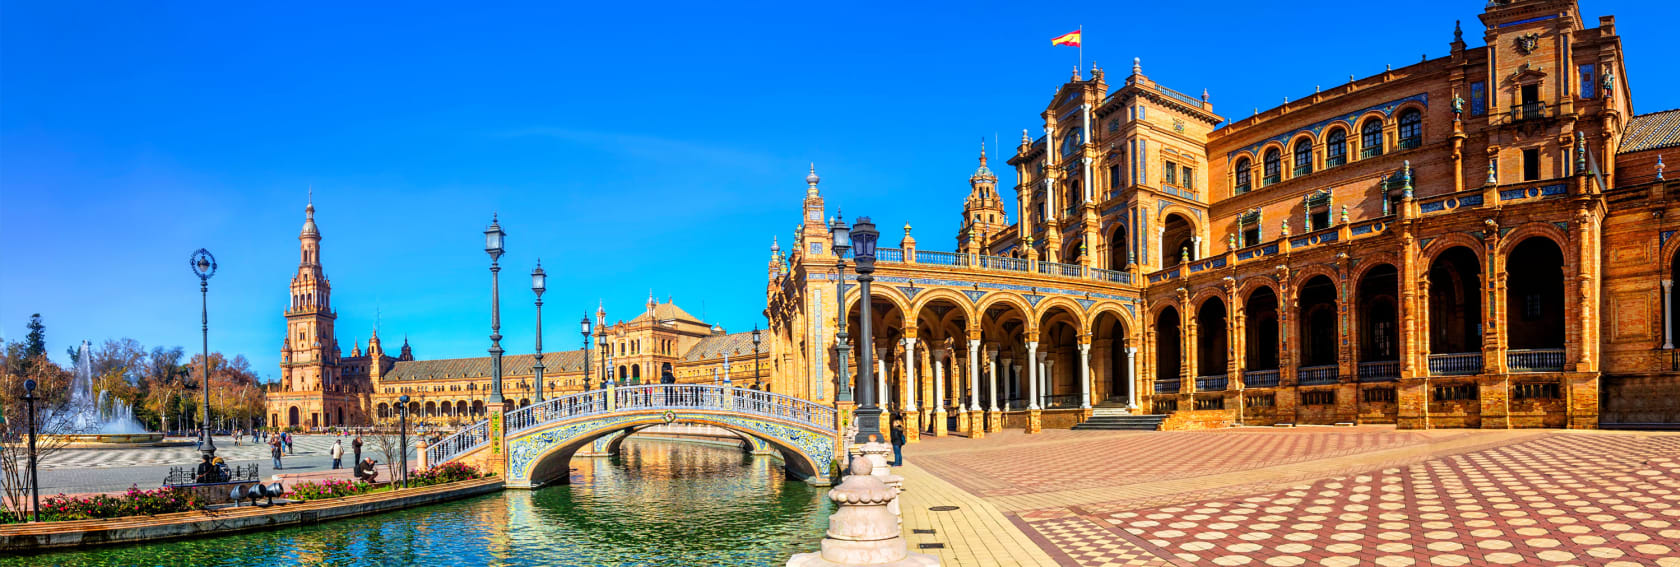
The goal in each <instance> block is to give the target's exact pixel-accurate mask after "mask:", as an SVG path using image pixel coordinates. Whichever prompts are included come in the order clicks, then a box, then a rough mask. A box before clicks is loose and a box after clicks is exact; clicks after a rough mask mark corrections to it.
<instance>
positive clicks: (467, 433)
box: [426, 419, 490, 466]
mask: <svg viewBox="0 0 1680 567" xmlns="http://www.w3.org/2000/svg"><path fill="white" fill-rule="evenodd" d="M489 442H490V420H488V419H484V420H479V421H478V423H474V424H472V425H468V426H466V427H463V428H461V430H460V431H456V432H455V433H454V434H451V435H450V436H448V437H444V438H442V439H439V440H438V441H437V443H433V444H432V446H430V447H427V448H426V462H427V463H429V464H431V465H432V466H437V465H438V464H440V463H443V462H445V461H448V460H450V459H453V458H455V456H456V455H460V454H462V453H467V452H470V451H473V450H475V449H478V448H479V447H483V446H484V445H485V444H486V443H489Z"/></svg>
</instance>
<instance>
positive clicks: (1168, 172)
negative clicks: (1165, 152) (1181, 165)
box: [1161, 161, 1178, 185]
mask: <svg viewBox="0 0 1680 567" xmlns="http://www.w3.org/2000/svg"><path fill="white" fill-rule="evenodd" d="M1161 183H1165V184H1167V185H1178V164H1176V163H1173V162H1170V161H1169V162H1167V163H1166V166H1165V167H1162V168H1161Z"/></svg>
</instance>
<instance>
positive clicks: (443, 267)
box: [0, 0, 1680, 378]
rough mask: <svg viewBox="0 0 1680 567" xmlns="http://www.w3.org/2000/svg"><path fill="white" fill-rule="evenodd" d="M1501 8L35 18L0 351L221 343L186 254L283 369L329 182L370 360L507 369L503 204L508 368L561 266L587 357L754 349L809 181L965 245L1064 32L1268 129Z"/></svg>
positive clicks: (4, 69) (7, 117)
mask: <svg viewBox="0 0 1680 567" xmlns="http://www.w3.org/2000/svg"><path fill="white" fill-rule="evenodd" d="M1482 5H1483V2H1482V1H1480V0H1465V1H1461V2H1454V3H1451V4H1450V5H1449V4H1448V3H1445V2H1428V3H1409V4H1404V6H1406V7H1408V8H1409V9H1397V6H1400V5H1398V4H1384V3H1374V2H1373V3H1358V2H1312V1H1303V2H1293V3H1286V4H1280V5H1276V6H1269V7H1264V8H1263V7H1260V6H1257V5H1254V4H1252V3H1249V2H1218V1H1214V2H1203V3H1198V4H1197V5H1196V6H1195V7H1194V8H1187V7H1185V6H1184V5H1181V4H1174V3H1152V4H1151V3H1142V4H1137V3H1134V4H1115V5H1113V8H1112V11H1110V12H1106V13H1103V14H1100V15H1099V14H1092V15H1091V16H1092V17H1089V18H1086V19H1084V20H1083V21H1081V18H1079V17H1076V16H1075V15H1074V14H1073V13H1072V11H1071V10H1043V9H1036V8H1030V9H1029V8H1028V7H1026V6H1024V5H1020V4H1009V3H983V2H963V3H954V2H953V3H940V4H933V3H927V4H922V3H880V4H863V3H850V2H847V3H824V4H817V3H764V4H758V5H733V6H726V5H719V4H716V3H679V4H663V5H662V4H651V3H536V4H530V5H520V6H497V7H479V6H469V5H467V4H459V3H448V4H445V3H436V4H424V5H422V4H407V5H388V6H382V7H381V6H364V5H360V3H348V4H344V5H338V4H324V3H323V4H301V5H292V4H288V5H285V6H279V5H252V4H238V3H235V4H228V3H202V4H189V3H169V4H167V5H157V3H145V4H141V3H99V4H81V3H63V2H55V3H19V2H11V1H6V2H3V3H0V11H3V12H4V14H5V16H4V17H3V18H0V238H3V239H4V242H6V243H7V246H6V247H5V249H4V250H5V252H4V253H3V255H0V257H3V258H4V263H3V264H0V266H3V267H0V336H4V337H5V338H6V339H9V340H15V339H19V338H21V337H22V336H23V334H24V332H25V331H24V324H25V322H26V320H27V318H28V316H29V314H30V313H34V312H40V313H42V314H43V315H44V317H45V320H46V323H47V329H48V341H49V345H48V346H49V348H50V349H51V351H52V352H53V353H54V354H55V356H57V357H58V358H60V359H64V358H65V357H64V355H63V350H64V346H65V345H67V344H70V343H73V342H75V341H79V340H81V339H83V338H87V339H90V340H95V341H99V340H103V339H105V338H110V337H123V336H127V337H133V338H135V339H137V340H139V341H141V342H142V343H145V344H147V345H158V344H163V345H183V346H187V347H188V350H196V349H197V345H198V342H199V337H198V333H199V325H198V313H197V308H198V299H199V298H198V293H197V292H198V290H197V285H196V283H197V282H196V281H194V280H195V279H196V278H194V277H193V276H192V274H191V272H190V270H189V268H188V266H187V258H188V256H189V254H190V253H191V252H192V251H193V250H195V249H197V248H199V247H206V248H209V249H210V250H211V251H212V252H213V253H215V254H216V256H217V258H218V260H219V262H220V265H221V270H220V272H219V273H218V274H217V275H216V277H215V279H213V280H212V281H211V296H210V304H211V326H212V329H211V348H212V349H216V350H219V351H223V352H228V353H240V354H245V355H246V356H247V357H249V358H250V359H251V360H252V362H253V365H254V366H255V367H256V368H258V369H259V371H260V372H261V373H262V375H263V376H264V377H266V378H273V377H275V376H277V374H278V371H277V364H278V362H279V349H280V345H281V339H282V333H283V327H282V324H283V318H282V316H281V312H282V310H283V309H284V307H285V304H286V301H287V295H286V285H287V282H288V280H289V278H290V277H291V275H292V273H293V272H294V271H295V269H296V265H297V260H298V255H297V240H296V236H297V233H298V229H299V227H300V226H301V224H302V222H303V206H304V202H305V198H306V192H307V190H308V188H309V187H311V186H313V187H314V193H315V205H316V209H317V220H318V222H319V224H320V227H321V232H322V234H323V236H324V240H323V242H322V248H323V252H322V259H323V260H324V262H325V264H326V267H327V274H328V276H329V277H330V278H331V279H332V283H333V285H334V296H333V298H334V303H335V306H336V307H337V309H338V311H339V319H338V333H339V337H340V340H341V343H342V344H343V347H344V348H345V350H346V351H347V352H348V351H349V349H350V348H351V342H352V341H356V340H359V341H361V342H364V343H365V341H366V340H367V336H368V334H369V331H370V330H371V329H372V328H373V327H374V325H375V319H376V315H375V314H376V313H378V314H379V316H378V319H379V321H378V322H379V324H380V329H381V338H383V339H385V340H386V341H388V342H387V344H395V343H399V342H400V341H401V340H402V337H403V336H404V335H405V334H406V335H407V336H408V337H409V338H410V340H411V342H412V343H413V345H414V347H415V350H416V354H417V355H418V356H420V357H421V358H444V357H456V356H481V355H483V354H484V349H485V348H487V346H488V340H487V339H486V338H485V336H486V335H487V334H488V325H489V321H488V313H487V312H488V309H487V308H488V305H489V301H488V299H489V298H488V291H489V290H488V287H489V286H488V281H487V280H488V275H489V274H488V272H487V267H488V259H487V258H486V256H485V255H484V252H483V249H482V234H481V231H482V230H483V228H484V225H485V224H486V223H487V222H488V221H489V218H490V215H491V213H492V212H493V211H499V212H500V213H501V215H502V221H503V225H504V226H505V227H506V229H507V230H508V233H509V236H508V250H509V251H508V254H507V256H505V257H504V262H503V263H504V266H505V267H506V268H505V270H504V272H503V275H504V276H506V277H505V278H504V279H505V280H506V281H504V282H503V285H502V291H503V299H504V301H503V325H504V327H503V334H504V335H505V336H506V338H505V339H504V345H505V346H506V347H507V348H508V349H509V350H510V352H515V353H520V352H529V351H530V345H531V343H532V338H533V331H532V319H533V317H532V308H531V307H530V300H531V299H532V296H531V292H530V290H529V279H528V277H527V275H526V274H528V273H529V271H530V269H531V267H532V266H533V265H534V264H535V262H536V260H537V258H538V257H541V258H542V260H543V266H544V267H545V268H546V269H547V271H548V273H549V274H550V276H551V277H550V290H549V292H548V294H547V295H546V296H545V311H546V313H545V315H547V316H546V317H545V322H547V323H548V328H547V332H546V333H545V336H546V339H547V340H546V341H545V344H546V346H547V347H548V350H550V351H554V350H560V349H567V348H576V347H577V346H578V339H577V335H576V321H577V318H578V317H580V316H581V315H582V314H583V313H584V312H593V311H594V310H595V305H596V302H597V300H604V301H605V302H606V305H607V310H608V316H609V319H614V320H616V319H619V318H625V319H628V318H629V317H631V316H633V315H634V314H635V313H638V312H639V310H640V309H641V305H642V303H643V302H644V301H645V299H646V297H647V294H648V290H649V289H650V288H651V289H652V290H653V292H654V294H656V295H657V296H658V297H659V298H660V299H661V300H664V299H665V298H666V297H667V296H670V297H672V298H674V299H675V300H676V301H677V303H678V304H679V305H681V306H682V307H684V308H686V309H688V310H690V311H691V312H693V313H694V314H695V315H697V316H698V315H701V314H702V311H704V314H705V315H706V316H707V318H708V320H712V321H716V322H718V323H721V324H723V325H724V326H725V327H727V328H729V329H730V330H732V331H743V330H747V329H749V328H751V327H752V325H753V324H754V323H762V321H763V320H762V317H761V315H760V313H761V311H762V309H763V306H764V299H763V298H764V284H765V280H764V277H765V265H766V261H767V259H768V246H769V243H770V239H771V237H772V236H773V235H774V236H780V237H781V239H782V241H783V242H784V243H786V242H787V241H788V240H789V239H790V238H791V237H792V234H793V231H794V228H795V225H796V223H798V222H799V211H798V209H799V204H800V199H801V197H802V195H803V190H804V183H803V178H804V175H805V170H806V164H807V163H808V162H812V161H814V162H816V164H817V170H818V173H819V174H820V175H822V177H823V180H824V181H823V183H822V188H823V191H824V195H825V197H827V198H828V200H829V201H828V202H829V203H830V208H831V209H830V210H831V211H832V207H833V206H834V205H836V204H838V205H839V206H841V207H843V208H844V209H845V211H846V213H847V215H848V216H856V215H860V214H868V215H872V216H874V217H875V219H876V221H877V222H879V223H881V224H883V225H884V226H886V227H897V226H899V225H902V224H903V223H904V222H906V221H908V222H910V223H912V224H914V225H915V227H916V230H915V234H916V236H917V238H918V240H919V241H920V245H921V247H923V248H926V249H950V248H951V247H952V242H953V240H952V237H953V234H954V231H955V230H956V226H957V222H958V216H959V213H960V207H961V200H962V198H963V197H964V196H965V195H966V194H967V191H968V187H967V178H968V175H969V173H970V172H972V171H973V169H974V166H975V162H974V159H975V155H976V153H977V151H978V148H977V146H978V144H979V141H980V139H981V138H986V139H987V140H990V139H991V138H992V137H993V135H994V134H996V135H999V136H1001V137H1002V139H1003V140H1004V141H1005V145H1006V146H1009V147H1013V146H1014V144H1015V142H1016V141H1017V140H1019V137H1020V132H1021V129H1022V128H1030V129H1032V133H1033V135H1034V136H1037V135H1038V134H1039V125H1040V124H1041V122H1040V119H1039V118H1038V113H1039V112H1040V111H1041V110H1042V109H1043V107H1044V105H1045V104H1046V103H1047V102H1048V98H1049V97H1050V96H1051V94H1052V93H1053V92H1054V90H1055V89H1056V88H1057V86H1058V85H1060V84H1061V82H1062V81H1064V80H1066V78H1067V77H1068V75H1069V73H1070V71H1071V70H1072V67H1073V66H1074V64H1075V60H1076V57H1077V55H1078V52H1077V51H1076V50H1074V49H1072V48H1068V47H1051V46H1050V45H1049V40H1050V38H1052V37H1055V36H1057V35H1060V34H1062V33H1065V32H1068V31H1071V30H1073V29H1074V28H1076V27H1079V26H1080V25H1081V24H1083V25H1084V29H1085V38H1086V41H1085V45H1086V47H1085V51H1084V57H1085V61H1086V62H1087V64H1089V62H1091V61H1096V62H1098V63H1100V64H1102V66H1103V67H1105V69H1107V70H1108V71H1109V72H1110V74H1111V75H1110V76H1111V82H1118V78H1119V77H1121V76H1124V75H1125V74H1127V72H1128V71H1129V68H1130V65H1131V59H1132V57H1141V58H1142V59H1143V67H1144V72H1145V73H1146V74H1148V75H1149V76H1150V77H1151V78H1153V79H1155V80H1156V81H1158V82H1160V83H1162V84H1164V85H1166V86H1169V87H1172V88H1175V89H1178V90H1180V91H1183V92H1187V93H1200V92H1201V91H1202V89H1203V88H1206V89H1208V90H1209V91H1210V92H1211V93H1212V101H1213V103H1214V110H1215V112H1219V113H1221V114H1224V115H1226V116H1231V117H1239V118H1240V117H1243V116H1247V115H1248V114H1250V113H1252V112H1253V110H1252V109H1253V108H1255V107H1260V108H1262V109H1264V108H1269V107H1271V106H1275V105H1276V104H1278V103H1280V102H1282V100H1283V99H1284V97H1289V98H1299V97H1301V96H1303V95H1305V94H1308V93H1311V92H1312V90H1313V87H1314V86H1315V85H1323V86H1326V87H1328V86H1332V85H1337V84H1341V83H1342V82H1345V81H1346V79H1347V76H1348V75H1349V74H1354V75H1358V76H1360V77H1364V76H1367V75H1370V74H1374V73H1378V72H1381V71H1382V69H1383V66H1384V64H1387V63H1392V64H1394V65H1395V66H1397V67H1398V66H1402V65H1406V64H1410V63H1413V62H1416V61H1417V60H1418V59H1419V56H1420V55H1424V54H1427V55H1428V56H1429V57H1431V58H1433V57H1439V56H1442V55H1444V54H1445V53H1446V52H1447V49H1448V48H1447V44H1448V42H1450V41H1451V39H1452V27H1453V21H1454V20H1455V19H1462V20H1464V29H1465V37H1466V38H1468V41H1469V42H1470V44H1471V45H1472V46H1475V45H1480V43H1481V39H1480V38H1481V36H1482V28H1481V25H1480V22H1479V21H1478V20H1477V19H1476V14H1478V13H1479V11H1480V10H1481V7H1482ZM1582 14H1583V17H1584V19H1585V20H1586V21H1587V22H1596V21H1597V18H1598V16H1600V15H1605V14H1615V15H1616V16H1617V28H1618V30H1619V32H1620V33H1621V35H1622V36H1623V41H1624V47H1625V49H1626V53H1627V59H1628V76H1627V77H1626V78H1627V79H1628V80H1629V81H1630V85H1631V87H1632V89H1633V94H1634V96H1633V101H1634V104H1635V108H1636V110H1637V111H1639V112H1651V111H1656V110H1663V109H1668V108H1674V107H1677V106H1680V94H1676V93H1680V85H1677V84H1676V82H1677V81H1680V79H1677V78H1676V77H1675V76H1674V75H1673V74H1672V73H1667V76H1664V74H1665V71H1666V68H1667V67H1668V66H1670V65H1672V63H1673V61H1672V60H1667V61H1665V60H1663V58H1664V57H1667V58H1669V59H1672V57H1673V55H1674V52H1673V46H1672V43H1671V41H1670V38H1669V36H1668V35H1667V34H1668V33H1671V32H1669V30H1667V29H1665V28H1667V27H1669V26H1671V25H1672V22H1673V21H1674V20H1675V18H1676V16H1677V15H1680V8H1676V7H1675V6H1674V5H1672V4H1668V3H1660V2H1633V1H1609V0H1605V1H1586V2H1582ZM1098 16H1100V17H1098ZM1360 38H1363V39H1360ZM1352 40H1357V41H1355V42H1354V43H1349V41H1352ZM1665 44H1666V45H1665ZM997 169H998V170H999V172H1000V173H1001V174H1002V176H1003V179H1001V180H1000V186H1005V187H1009V186H1013V184H1014V179H1013V172H1012V171H1011V170H1010V168H1008V167H1007V166H1003V167H999V168H997ZM884 232H885V233H886V234H885V235H884V239H887V240H889V241H891V242H895V243H896V242H897V240H898V238H899V236H900V234H901V232H900V231H899V230H897V229H896V228H894V229H891V230H886V231H884Z"/></svg>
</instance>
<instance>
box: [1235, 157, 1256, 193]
mask: <svg viewBox="0 0 1680 567" xmlns="http://www.w3.org/2000/svg"><path fill="white" fill-rule="evenodd" d="M1253 169H1254V167H1253V166H1251V165H1249V163H1248V158H1242V159H1239V160H1237V186H1236V187H1234V188H1233V189H1232V191H1231V192H1232V193H1234V194H1237V195H1241V194H1243V193H1247V192H1249V190H1251V189H1253V187H1254V186H1253V185H1252V183H1251V181H1252V180H1251V179H1250V178H1249V175H1250V171H1252V170H1253Z"/></svg>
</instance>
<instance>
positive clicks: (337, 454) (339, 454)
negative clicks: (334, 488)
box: [328, 439, 344, 471]
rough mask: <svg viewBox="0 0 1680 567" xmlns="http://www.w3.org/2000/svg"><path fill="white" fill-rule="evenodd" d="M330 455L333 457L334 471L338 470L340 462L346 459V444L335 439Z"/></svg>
mask: <svg viewBox="0 0 1680 567" xmlns="http://www.w3.org/2000/svg"><path fill="white" fill-rule="evenodd" d="M328 454H330V455H332V460H333V470H335V471H336V470H338V464H339V462H340V460H342V459H343V458H344V442H343V441H340V440H337V439H334V440H333V446H332V451H330V452H328Z"/></svg>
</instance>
